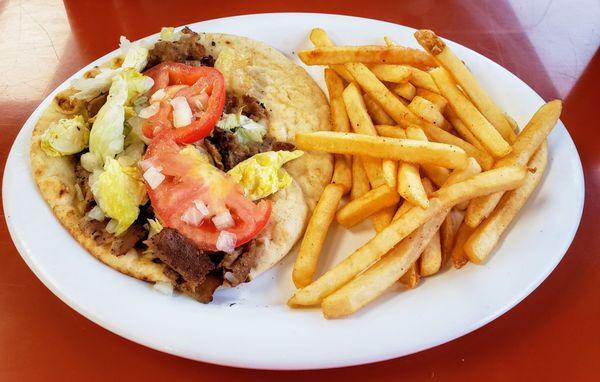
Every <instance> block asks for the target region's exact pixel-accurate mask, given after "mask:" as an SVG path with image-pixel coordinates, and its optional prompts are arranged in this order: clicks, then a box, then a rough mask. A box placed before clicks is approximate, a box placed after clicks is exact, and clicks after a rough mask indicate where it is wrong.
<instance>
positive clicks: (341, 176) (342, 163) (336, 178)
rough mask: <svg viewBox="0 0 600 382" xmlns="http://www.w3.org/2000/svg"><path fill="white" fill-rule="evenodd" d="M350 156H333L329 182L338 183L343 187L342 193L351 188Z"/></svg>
mask: <svg viewBox="0 0 600 382" xmlns="http://www.w3.org/2000/svg"><path fill="white" fill-rule="evenodd" d="M350 166H351V165H350V158H349V157H346V156H344V155H336V156H335V157H334V166H333V176H332V177H331V183H333V184H339V185H340V186H342V187H343V188H344V195H345V194H347V193H348V192H350V190H351V189H352V168H351V167H350Z"/></svg>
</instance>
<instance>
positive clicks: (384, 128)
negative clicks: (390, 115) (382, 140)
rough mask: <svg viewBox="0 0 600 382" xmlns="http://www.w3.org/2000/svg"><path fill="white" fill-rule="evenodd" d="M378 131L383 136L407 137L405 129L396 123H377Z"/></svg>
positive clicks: (376, 128)
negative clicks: (395, 124)
mask: <svg viewBox="0 0 600 382" xmlns="http://www.w3.org/2000/svg"><path fill="white" fill-rule="evenodd" d="M375 130H377V133H378V134H379V135H381V136H383V137H390V138H398V139H406V133H405V130H404V129H403V128H401V127H399V126H394V125H375Z"/></svg>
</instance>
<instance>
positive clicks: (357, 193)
mask: <svg viewBox="0 0 600 382" xmlns="http://www.w3.org/2000/svg"><path fill="white" fill-rule="evenodd" d="M370 189H371V186H370V185H369V177H367V172H366V171H365V167H364V166H363V164H362V160H361V159H360V157H357V156H354V157H352V190H350V199H351V200H354V199H356V198H360V197H361V196H363V195H364V194H366V193H367V192H369V190H370Z"/></svg>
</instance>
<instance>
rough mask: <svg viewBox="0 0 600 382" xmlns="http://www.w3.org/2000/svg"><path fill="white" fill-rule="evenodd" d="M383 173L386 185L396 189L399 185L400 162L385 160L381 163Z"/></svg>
mask: <svg viewBox="0 0 600 382" xmlns="http://www.w3.org/2000/svg"><path fill="white" fill-rule="evenodd" d="M381 171H382V172H383V179H385V183H386V184H387V185H388V186H390V187H394V188H395V187H396V185H397V183H398V162H396V161H395V160H390V159H384V160H383V161H382V162H381Z"/></svg>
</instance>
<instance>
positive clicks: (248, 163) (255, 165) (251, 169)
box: [227, 150, 304, 200]
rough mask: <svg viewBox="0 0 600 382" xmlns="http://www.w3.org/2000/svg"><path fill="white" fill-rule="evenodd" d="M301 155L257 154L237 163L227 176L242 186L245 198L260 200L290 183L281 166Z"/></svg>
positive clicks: (298, 152)
mask: <svg viewBox="0 0 600 382" xmlns="http://www.w3.org/2000/svg"><path fill="white" fill-rule="evenodd" d="M302 154H304V152H302V151H300V150H295V151H267V152H264V153H259V154H256V155H254V156H252V157H250V158H248V159H246V160H245V161H243V162H240V163H238V164H237V166H235V167H234V168H232V169H231V170H229V171H228V172H227V174H228V175H230V176H231V177H232V178H233V179H234V180H235V181H236V182H237V183H239V184H240V185H241V186H242V188H243V189H244V194H245V196H246V197H248V198H250V199H252V200H258V199H262V198H264V197H267V196H269V195H271V194H274V193H276V192H277V191H279V190H282V189H284V188H286V187H287V186H289V185H290V184H291V183H292V177H291V176H290V174H288V173H287V171H285V169H283V168H282V166H283V165H284V164H285V163H287V162H289V161H291V160H294V159H296V158H298V157H300V156H302Z"/></svg>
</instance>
